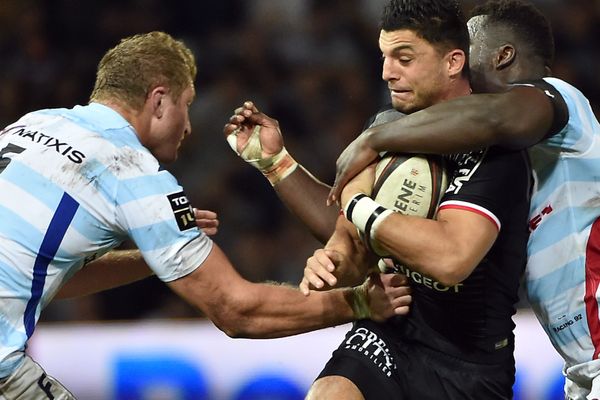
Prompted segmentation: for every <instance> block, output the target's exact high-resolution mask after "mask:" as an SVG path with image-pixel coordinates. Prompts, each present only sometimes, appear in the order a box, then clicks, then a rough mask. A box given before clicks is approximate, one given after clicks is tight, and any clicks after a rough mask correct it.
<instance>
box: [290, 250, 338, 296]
mask: <svg viewBox="0 0 600 400" xmlns="http://www.w3.org/2000/svg"><path fill="white" fill-rule="evenodd" d="M343 258H344V256H343V255H342V254H341V253H339V252H338V251H335V250H327V249H318V250H316V251H315V252H314V254H313V255H312V256H311V257H310V258H309V259H308V260H306V267H304V277H303V278H302V282H300V291H301V292H302V293H303V294H304V295H305V296H308V295H309V294H310V289H313V290H322V289H324V288H325V284H327V285H329V286H331V287H333V286H335V285H336V283H337V278H336V277H335V275H334V274H333V272H334V271H335V269H336V267H337V266H338V265H340V264H341V262H342V260H343ZM327 289H329V288H327Z"/></svg>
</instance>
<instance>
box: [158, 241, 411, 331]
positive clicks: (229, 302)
mask: <svg viewBox="0 0 600 400" xmlns="http://www.w3.org/2000/svg"><path fill="white" fill-rule="evenodd" d="M169 286H170V287H171V288H172V289H173V290H174V291H175V292H176V293H177V294H179V295H180V296H181V297H183V298H184V299H186V300H187V301H188V302H190V303H191V304H192V305H194V306H196V307H197V308H198V309H200V310H201V311H202V312H203V313H204V314H205V315H206V316H207V317H208V318H209V319H210V320H212V321H213V322H214V323H215V325H216V326H217V327H218V328H219V329H221V330H223V331H224V332H225V333H226V334H227V335H229V336H232V337H248V338H274V337H282V336H289V335H294V334H298V333H302V332H308V331H311V330H315V329H320V328H324V327H328V326H334V325H339V324H343V323H346V322H349V321H352V320H354V319H357V318H361V317H364V316H361V315H360V309H361V306H360V304H357V299H358V297H357V290H356V289H353V288H344V289H335V290H331V291H327V292H315V293H312V294H311V295H310V296H304V295H303V294H302V293H301V292H300V291H299V290H298V289H296V288H292V287H289V286H286V285H270V284H258V283H252V282H249V281H246V280H245V279H243V278H242V277H241V276H240V275H239V274H238V273H237V272H236V271H235V269H234V268H233V266H232V265H231V263H230V262H229V260H228V259H227V257H226V256H225V254H224V253H223V252H222V251H221V249H219V247H218V246H217V245H216V244H214V245H213V249H212V250H211V252H210V254H209V256H208V258H207V259H206V260H205V261H204V262H203V263H202V265H200V266H199V267H198V268H197V269H196V270H195V271H194V272H192V273H191V274H189V275H187V276H185V277H183V278H180V279H177V280H175V281H173V282H170V283H169ZM364 290H366V297H363V300H366V301H367V303H368V306H369V307H370V310H371V318H372V319H374V320H378V321H382V320H384V319H386V318H388V317H391V316H392V315H394V313H399V314H400V313H401V312H405V311H406V310H403V309H398V310H395V307H396V306H397V305H398V304H394V302H393V301H390V300H388V297H387V296H386V293H385V291H384V289H383V288H382V287H381V286H380V285H377V284H373V283H369V284H368V285H367V286H365V287H364ZM376 302H378V303H380V305H381V307H375V308H374V307H373V304H375V303H376ZM364 305H365V304H364V303H363V306H364Z"/></svg>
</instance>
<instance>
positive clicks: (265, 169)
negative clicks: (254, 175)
mask: <svg viewBox="0 0 600 400" xmlns="http://www.w3.org/2000/svg"><path fill="white" fill-rule="evenodd" d="M261 128H262V127H261V126H260V125H256V126H255V127H254V129H253V130H252V134H251V135H250V137H249V138H248V143H247V144H246V147H244V150H242V151H241V152H238V151H237V135H238V133H239V132H240V130H239V129H236V130H234V131H233V132H232V133H230V134H229V135H228V136H227V143H229V146H230V147H231V148H232V149H233V151H235V152H236V154H237V155H238V156H240V157H241V158H242V159H243V160H244V161H246V162H247V163H248V164H250V165H252V166H253V167H255V168H256V169H258V170H259V171H260V172H262V174H263V175H264V176H265V177H267V179H268V180H269V182H270V183H271V185H273V186H275V184H276V183H278V182H280V181H282V180H283V179H284V178H286V177H288V176H289V175H290V174H291V173H292V172H294V170H295V169H296V168H297V167H298V163H297V162H296V160H294V159H293V158H292V156H291V155H290V154H289V153H288V152H287V149H286V148H285V147H282V148H281V151H280V152H279V153H277V154H274V155H272V156H269V157H263V155H262V145H261V143H260V130H261Z"/></svg>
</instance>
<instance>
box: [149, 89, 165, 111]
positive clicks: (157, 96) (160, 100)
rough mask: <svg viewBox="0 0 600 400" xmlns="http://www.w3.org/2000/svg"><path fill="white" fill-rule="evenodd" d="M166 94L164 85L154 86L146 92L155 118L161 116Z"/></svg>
mask: <svg viewBox="0 0 600 400" xmlns="http://www.w3.org/2000/svg"><path fill="white" fill-rule="evenodd" d="M166 94H167V89H166V88H165V87H164V86H156V87H155V88H153V89H152V90H151V91H150V93H149V94H148V101H149V102H150V105H151V107H152V113H153V114H154V115H155V116H156V118H159V119H160V118H162V116H163V113H164V106H165V96H166Z"/></svg>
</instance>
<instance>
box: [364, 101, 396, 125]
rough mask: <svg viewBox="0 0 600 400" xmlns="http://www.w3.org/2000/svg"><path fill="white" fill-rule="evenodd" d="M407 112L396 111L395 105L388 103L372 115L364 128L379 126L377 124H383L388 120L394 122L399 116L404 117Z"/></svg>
mask: <svg viewBox="0 0 600 400" xmlns="http://www.w3.org/2000/svg"><path fill="white" fill-rule="evenodd" d="M404 115H405V114H403V113H401V112H400V111H396V110H395V109H394V108H393V107H392V104H391V103H389V104H386V105H385V106H383V107H382V108H380V109H379V110H378V111H377V113H375V114H374V115H372V116H371V117H370V118H369V119H368V120H367V122H366V123H365V126H364V128H363V130H364V129H368V128H371V127H373V126H377V125H381V124H385V123H388V122H392V121H395V120H397V119H399V118H402V117H404Z"/></svg>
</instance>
